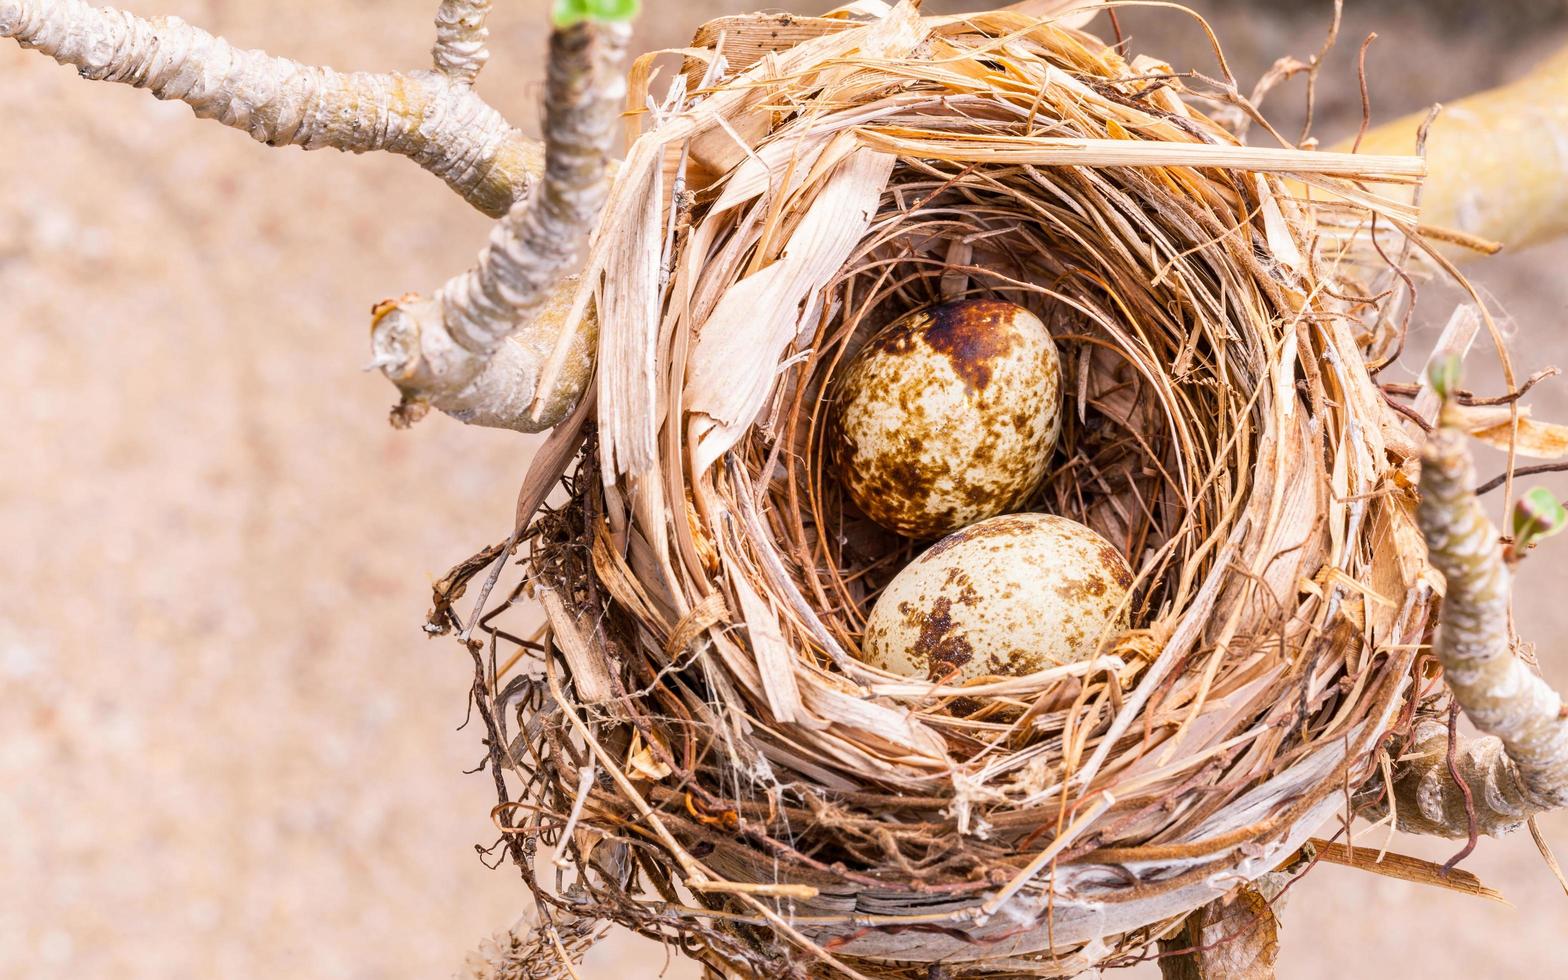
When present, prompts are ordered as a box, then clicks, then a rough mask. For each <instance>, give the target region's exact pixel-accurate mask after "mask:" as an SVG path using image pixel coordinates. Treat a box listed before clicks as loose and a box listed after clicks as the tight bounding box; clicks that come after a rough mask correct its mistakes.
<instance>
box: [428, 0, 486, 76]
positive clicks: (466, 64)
mask: <svg viewBox="0 0 1568 980" xmlns="http://www.w3.org/2000/svg"><path fill="white" fill-rule="evenodd" d="M489 16H490V0H441V7H440V9H439V10H437V11H436V46H435V48H433V49H432V50H431V52H430V53H431V56H432V57H433V58H434V60H435V68H436V71H438V72H440V73H441V74H443V75H445V76H446V77H447V78H450V79H451V80H452V81H454V82H457V83H459V84H462V85H472V84H474V79H476V78H478V77H479V72H480V71H481V70H482V69H483V68H484V66H485V62H487V61H489V60H490V50H489V49H488V48H486V47H485V42H486V41H488V40H489V39H490V29H489V28H488V27H486V26H485V20H486V18H488V17H489Z"/></svg>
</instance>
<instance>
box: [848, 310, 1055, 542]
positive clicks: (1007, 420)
mask: <svg viewBox="0 0 1568 980" xmlns="http://www.w3.org/2000/svg"><path fill="white" fill-rule="evenodd" d="M1061 373H1062V372H1061V363H1060V360H1059V359H1058V357H1057V353H1056V343H1055V342H1054V341H1053V340H1052V339H1051V335H1050V332H1049V331H1047V330H1046V328H1045V324H1043V323H1041V322H1040V319H1039V318H1038V317H1036V316H1035V315H1034V314H1033V313H1030V312H1029V311H1028V310H1026V309H1024V308H1023V307H1021V306H1017V305H1015V304H1012V303H1006V302H1002V301H999V300H989V299H975V300H961V301H959V302H955V303H947V304H944V305H941V306H937V307H933V308H931V309H928V310H922V311H919V312H916V313H913V314H911V315H909V316H906V317H904V318H903V319H900V320H898V321H895V322H894V323H892V324H891V325H889V326H888V327H887V328H885V329H884V330H882V331H880V332H879V333H877V334H876V335H875V336H874V337H872V338H871V340H869V341H867V343H866V345H865V347H863V348H862V349H861V350H860V351H859V352H858V353H857V354H856V355H855V358H854V359H853V360H852V361H851V363H850V365H849V367H848V368H847V369H846V370H845V373H844V376H843V383H842V387H841V388H840V398H839V406H838V410H837V412H836V422H835V431H834V445H835V465H836V468H837V470H838V472H839V474H840V475H841V477H842V479H843V481H844V484H845V486H846V488H847V489H848V491H849V496H850V499H851V500H853V501H854V502H855V505H856V506H857V507H859V508H860V509H861V510H862V511H863V512H865V514H866V516H868V517H870V518H871V519H872V520H874V521H876V522H877V523H878V524H880V525H882V526H883V527H885V528H887V529H889V530H891V531H894V532H896V533H898V534H902V535H904V536H906V537H911V538H916V539H926V538H937V537H941V536H942V535H944V534H947V533H948V532H950V531H954V530H957V529H958V528H961V527H965V526H967V525H969V524H973V523H974V522H975V521H979V520H983V519H985V518H987V517H992V516H994V515H996V514H1002V513H1006V512H1008V511H1010V510H1015V509H1017V508H1018V507H1020V506H1022V505H1023V504H1024V503H1025V502H1026V501H1027V499H1028V498H1029V496H1030V495H1031V494H1032V493H1034V491H1035V490H1036V489H1037V488H1038V487H1039V485H1040V481H1041V480H1042V479H1043V478H1044V476H1045V471H1046V466H1047V464H1048V462H1049V459H1050V454H1051V450H1052V448H1053V447H1054V446H1055V444H1056V437H1057V434H1058V433H1059V432H1060V431H1061Z"/></svg>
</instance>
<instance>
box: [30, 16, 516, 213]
mask: <svg viewBox="0 0 1568 980" xmlns="http://www.w3.org/2000/svg"><path fill="white" fill-rule="evenodd" d="M488 6H489V4H488V3H478V2H466V3H453V2H448V3H445V4H443V5H442V8H441V9H442V15H441V16H443V17H450V19H451V20H452V23H453V25H454V26H453V27H451V28H450V29H448V28H447V27H446V26H445V25H444V22H442V24H441V26H438V34H439V40H438V42H437V45H436V60H437V64H438V66H440V67H441V69H442V70H441V71H414V72H407V73H403V72H385V73H379V74H377V73H371V72H348V73H344V72H337V71H334V70H332V69H331V68H325V67H317V66H313V65H303V64H300V63H299V62H296V61H291V60H289V59H287V58H277V57H273V56H272V55H269V54H267V53H266V52H263V51H254V50H247V49H243V48H236V47H234V46H233V45H231V44H229V42H227V41H225V40H224V39H223V38H221V37H214V36H213V35H211V34H209V33H207V32H206V31H203V30H201V29H200V28H197V27H193V26H191V25H190V24H187V23H185V22H184V21H182V20H180V19H179V18H178V17H156V18H151V19H143V18H140V17H137V16H135V15H133V14H129V13H125V12H123V11H119V10H115V9H114V8H112V7H92V6H89V5H88V4H87V3H86V2H84V0H0V36H5V37H13V38H15V39H16V40H17V42H18V43H19V44H21V45H22V46H23V47H28V48H36V49H37V50H39V51H42V52H43V53H44V54H47V55H48V56H50V57H51V58H53V59H55V60H56V61H58V62H60V63H61V64H67V65H74V66H76V68H77V69H79V71H80V72H81V75H82V77H83V78H88V79H93V80H98V81H111V82H123V83H125V84H127V85H132V86H135V87H136V88H144V89H147V90H148V91H150V92H151V93H152V94H153V95H154V96H156V97H157V98H159V99H172V100H178V101H181V102H184V103H186V104H187V105H189V106H190V107H191V108H192V109H193V110H194V111H195V113H196V115H198V116H200V117H202V118H204V119H216V120H218V121H219V122H221V123H223V124H224V125H225V126H230V127H233V128H235V129H242V130H244V131H246V132H247V133H249V134H250V135H251V136H252V137H253V138H254V139H256V140H258V141H259V142H263V143H266V144H268V145H269V146H289V145H293V146H300V147H304V148H305V149H307V150H315V149H322V148H324V147H330V148H332V149H337V150H344V151H347V152H350V153H367V152H370V151H373V150H385V151H388V152H391V153H396V154H399V155H401V156H406V157H408V158H409V159H411V160H413V161H414V162H415V163H417V164H419V165H420V166H421V167H423V168H424V169H426V170H428V171H430V172H431V173H433V174H435V175H436V176H437V177H440V178H441V179H442V180H443V181H445V182H446V183H447V185H448V186H449V187H451V188H452V189H453V190H454V191H456V192H457V193H458V194H460V195H462V197H463V199H464V200H466V201H468V203H470V204H472V205H473V206H474V207H476V208H478V209H479V210H481V211H483V212H485V213H486V214H489V215H492V216H500V215H503V214H505V213H506V212H507V210H508V209H509V208H510V207H511V206H512V204H513V202H514V201H516V200H518V199H520V198H522V197H523V196H524V195H525V194H526V192H527V190H528V187H529V185H530V183H531V180H532V175H533V174H536V173H537V172H538V171H539V169H540V166H541V163H542V161H543V150H542V148H541V147H540V146H539V144H538V143H537V142H536V141H534V140H531V139H529V138H527V137H526V136H524V135H523V134H522V133H521V132H519V131H518V130H516V129H514V128H513V127H512V126H511V124H510V123H508V122H507V121H506V119H505V118H503V117H502V116H501V114H500V113H499V112H497V111H496V110H495V109H494V108H492V107H491V106H490V105H489V104H488V103H486V102H485V101H484V100H483V99H481V98H480V97H479V96H478V95H477V94H475V93H474V91H473V89H472V88H471V87H470V86H469V84H468V83H469V82H470V81H471V80H472V76H473V74H474V73H477V71H478V65H479V64H482V63H483V60H484V49H483V41H482V39H483V34H484V31H483V23H482V18H480V20H479V21H478V24H479V26H478V28H477V30H473V29H470V26H469V25H471V24H472V23H473V16H474V12H475V11H477V10H478V8H481V7H488ZM449 8H451V9H450V10H449Z"/></svg>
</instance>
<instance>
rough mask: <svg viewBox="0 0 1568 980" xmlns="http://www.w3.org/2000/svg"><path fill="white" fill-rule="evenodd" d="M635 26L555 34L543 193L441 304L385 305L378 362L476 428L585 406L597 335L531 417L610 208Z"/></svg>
mask: <svg viewBox="0 0 1568 980" xmlns="http://www.w3.org/2000/svg"><path fill="white" fill-rule="evenodd" d="M628 36H629V30H628V28H627V26H626V25H625V24H624V23H619V22H615V23H603V22H587V21H584V22H580V23H578V24H576V25H574V26H571V27H566V28H558V29H557V30H555V31H554V32H553V33H552V34H551V38H550V70H549V78H548V84H547V91H546V96H545V146H546V157H545V170H544V178H543V180H542V181H541V182H540V185H539V187H538V189H537V191H536V192H535V193H534V194H532V195H530V197H529V198H528V199H527V200H526V201H525V202H523V203H520V204H518V205H516V206H514V207H513V209H512V211H511V213H510V214H508V215H507V216H506V217H505V218H504V219H502V220H501V221H500V222H498V223H497V225H496V227H495V229H494V231H493V232H492V233H491V236H490V244H489V246H488V247H487V248H486V249H485V251H484V252H483V254H481V255H480V258H479V263H478V265H476V266H475V267H474V268H473V269H471V270H469V271H468V272H465V273H462V274H460V275H458V276H455V277H453V278H452V279H451V280H449V281H448V282H447V283H446V284H445V285H444V286H442V287H441V289H440V290H439V291H438V292H437V293H436V295H435V297H434V298H433V299H428V300H427V299H424V298H421V297H419V296H417V295H411V296H407V297H404V298H403V299H401V300H397V301H395V302H393V303H390V304H387V305H385V306H384V307H382V308H380V309H378V310H377V313H376V317H375V321H374V323H373V325H372V344H373V349H374V351H375V356H376V363H377V364H379V365H380V366H381V367H382V370H383V371H384V372H385V374H386V375H387V377H388V378H390V379H392V381H393V382H394V383H395V384H396V385H397V386H398V387H399V388H400V389H402V391H403V395H404V401H405V403H410V402H412V403H416V404H418V403H428V404H430V405H433V406H435V407H436V408H439V409H441V410H442V411H444V412H447V413H448V414H450V415H453V416H455V417H457V418H459V419H461V420H463V421H465V422H471V423H474V424H477V425H488V426H496V427H500V428H510V429H520V430H524V431H538V430H540V429H543V428H548V427H550V426H551V425H554V424H555V423H556V422H557V421H559V420H560V418H561V417H563V416H564V415H565V414H566V412H567V411H569V410H570V409H571V407H572V406H573V405H574V404H575V403H576V401H577V399H578V397H579V396H580V395H581V393H582V391H583V389H584V388H585V387H586V384H587V380H588V375H589V372H590V369H591V363H590V362H591V357H590V353H589V351H590V347H589V344H590V343H591V342H592V334H593V332H594V331H593V330H592V329H591V325H590V329H587V330H581V331H576V332H575V333H574V336H576V337H577V338H578V339H577V340H576V341H575V343H576V345H577V348H576V349H575V350H574V351H572V352H571V356H570V358H569V361H568V364H567V366H566V368H565V370H564V371H563V373H562V380H561V383H560V384H559V385H558V387H557V395H556V397H555V398H554V399H553V401H554V404H552V405H549V406H545V407H544V411H542V412H540V413H538V415H537V416H536V417H535V416H533V415H531V414H530V412H529V411H528V409H529V405H530V404H531V403H532V401H533V398H534V394H535V393H536V392H537V390H538V382H539V373H540V370H541V368H542V367H543V365H544V363H545V362H546V360H547V359H548V358H549V356H550V354H551V352H552V351H553V350H554V347H555V343H556V339H557V338H558V337H559V336H560V335H561V332H562V329H563V326H564V325H565V324H567V323H568V322H569V321H570V320H571V319H573V318H574V315H580V311H579V310H578V309H577V307H576V306H575V301H576V297H577V294H578V287H577V283H576V282H575V281H574V280H570V279H568V280H565V281H563V280H562V279H561V274H562V272H563V271H564V270H566V269H567V268H568V267H569V265H570V263H571V262H572V261H573V260H574V259H576V258H577V256H578V254H579V253H580V252H581V250H582V247H583V245H584V244H585V242H586V240H587V236H588V232H589V229H590V228H591V227H592V225H593V222H594V221H595V220H596V219H597V217H598V214H599V211H600V209H601V208H602V207H603V205H604V199H605V195H606V193H607V189H608V188H607V181H606V179H605V175H606V173H607V170H608V166H609V157H610V151H611V148H612V146H613V144H614V141H615V137H616V133H617V126H616V122H617V119H618V115H619V111H620V107H621V103H622V102H623V101H624V99H625V93H626V82H625V79H624V77H623V76H622V74H621V62H622V60H623V58H624V56H625V51H626V43H627V39H628Z"/></svg>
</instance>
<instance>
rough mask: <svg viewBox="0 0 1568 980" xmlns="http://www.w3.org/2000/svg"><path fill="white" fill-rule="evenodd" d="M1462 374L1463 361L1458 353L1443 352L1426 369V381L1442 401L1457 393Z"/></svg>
mask: <svg viewBox="0 0 1568 980" xmlns="http://www.w3.org/2000/svg"><path fill="white" fill-rule="evenodd" d="M1463 374H1464V362H1463V360H1461V359H1460V357H1459V355H1458V354H1445V355H1443V356H1442V357H1439V358H1438V359H1437V360H1435V361H1433V362H1432V366H1431V367H1429V368H1428V369H1427V372H1426V377H1427V381H1428V382H1430V383H1431V385H1432V390H1433V391H1434V392H1436V394H1437V397H1439V398H1441V399H1442V400H1443V401H1444V402H1447V401H1449V400H1451V399H1452V398H1453V397H1454V396H1455V395H1456V394H1458V393H1459V379H1460V377H1461V376H1462V375H1463Z"/></svg>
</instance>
